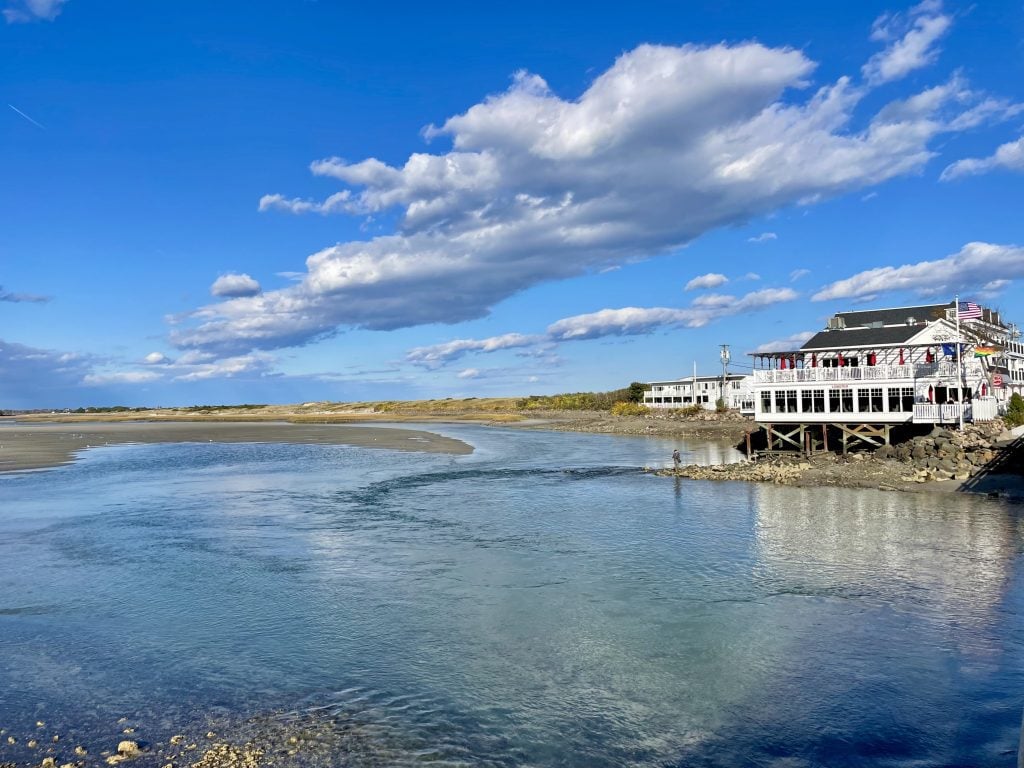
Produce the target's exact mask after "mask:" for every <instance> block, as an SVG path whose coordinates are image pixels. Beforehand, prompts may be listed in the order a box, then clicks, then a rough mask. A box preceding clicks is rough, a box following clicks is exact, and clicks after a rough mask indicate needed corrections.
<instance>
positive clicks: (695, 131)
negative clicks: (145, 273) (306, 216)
mask: <svg viewBox="0 0 1024 768" xmlns="http://www.w3.org/2000/svg"><path fill="white" fill-rule="evenodd" d="M915 13H916V15H914V21H913V24H915V25H916V24H917V21H916V20H917V19H918V18H925V17H927V18H931V17H932V16H934V14H931V15H928V14H925V13H924V12H923V11H922V12H920V13H917V12H915ZM928 50H930V48H928ZM815 66H816V65H815V63H814V62H812V61H810V60H809V59H808V58H807V57H806V56H805V55H804V54H803V53H802V52H801V51H798V50H793V49H789V48H769V47H766V46H764V45H760V44H757V43H744V44H739V45H725V44H721V45H714V46H694V45H686V46H680V47H672V46H658V45H641V46H639V47H638V48H636V49H634V50H632V51H629V52H627V53H624V54H623V55H622V56H620V57H619V58H618V60H616V61H615V63H614V64H613V65H612V66H611V67H610V68H609V69H608V70H607V71H605V72H603V73H602V74H600V75H599V76H598V77H597V78H596V79H595V80H594V81H593V83H592V84H591V85H590V86H589V87H588V88H587V89H586V91H584V93H583V94H582V95H581V96H579V97H578V98H576V99H566V98H563V97H561V96H559V95H557V94H556V93H554V92H553V91H552V90H551V89H550V88H549V87H548V85H547V83H546V82H545V81H544V80H543V79H542V78H540V77H539V76H537V75H534V74H529V73H525V72H522V73H519V74H518V75H516V77H515V79H514V82H513V83H512V85H511V87H509V88H508V90H506V91H505V92H503V93H498V94H495V95H492V96H489V97H488V98H486V99H484V100H483V101H481V102H479V103H477V104H475V105H473V106H471V107H470V108H469V109H467V110H466V111H465V112H463V113H462V114H458V115H455V116H453V117H451V118H449V119H448V120H447V121H445V122H444V123H443V124H442V125H441V126H439V127H434V126H431V127H430V128H428V129H427V130H426V131H425V135H426V136H427V138H428V139H438V138H442V139H446V140H450V142H451V149H450V150H447V151H445V150H442V151H438V152H436V153H430V152H417V153H413V154H412V155H410V156H409V158H408V160H407V161H406V162H405V163H404V164H401V165H394V166H392V165H389V164H387V163H384V162H382V161H380V160H377V159H374V158H370V159H366V160H362V161H360V162H353V163H349V162H346V161H344V160H340V159H338V158H328V159H324V160H320V161H317V162H314V163H313V164H312V165H311V171H312V173H313V174H315V175H317V176H322V177H326V178H330V179H333V180H335V181H337V182H338V183H340V184H341V185H343V187H344V188H343V189H342V190H341V191H340V192H337V193H336V194H335V195H332V196H331V197H329V198H328V199H327V200H325V201H323V202H322V203H316V202H314V201H309V200H301V199H289V198H286V197H284V196H282V195H270V196H267V197H264V198H263V200H261V201H260V206H261V208H262V209H263V210H277V209H283V210H287V211H292V212H296V213H303V212H310V213H331V212H340V213H345V214H350V215H360V216H371V215H380V214H386V213H389V212H392V211H396V212H397V213H398V218H397V230H396V232H394V233H392V234H386V235H382V236H379V237H374V238H372V239H368V240H364V241H349V242H344V243H339V244H337V245H334V246H331V247H328V248H325V249H323V250H321V251H319V252H317V253H314V254H313V255H312V256H310V257H309V258H308V259H307V261H306V272H305V274H304V275H303V277H302V278H301V280H299V281H298V282H296V283H295V284H294V285H291V286H288V287H286V288H283V289H280V290H275V291H268V292H264V293H262V294H259V295H255V296H240V297H233V298H228V299H227V300H225V301H222V302H218V303H213V304H210V305H208V306H205V307H201V308H199V309H198V310H196V311H194V312H192V313H190V315H189V316H187V317H186V318H184V320H183V322H182V323H180V324H179V325H178V326H177V327H176V328H175V329H174V331H173V332H172V334H171V340H172V342H173V343H174V344H175V345H177V346H178V347H179V348H183V349H206V350H213V351H216V352H217V354H218V355H221V356H237V355H241V354H245V353H247V352H249V351H252V350H254V349H263V350H268V349H275V348H282V347H288V346H294V345H301V344H304V343H307V342H309V341H311V340H314V339H318V338H323V337H325V336H328V335H330V334H333V333H335V332H337V331H338V330H339V329H341V328H347V327H359V328H367V329H382V330H388V329H395V328H402V327H408V326H414V325H420V324H427V323H457V322H460V321H465V320H471V319H474V318H479V317H481V316H484V315H486V314H487V313H488V312H489V311H490V309H491V307H493V306H494V305H495V304H496V303H497V302H500V301H502V300H503V299H505V298H508V297H509V296H511V295H513V294H515V293H518V292H520V291H523V290H525V289H527V288H529V287H531V286H534V285H537V284H539V283H543V282H547V281H552V280H560V279H565V278H569V277H572V276H576V275H580V274H583V273H586V272H591V271H599V270H601V269H605V268H607V267H609V266H614V265H617V264H623V263H627V262H629V261H632V260H636V259H642V258H647V257H650V256H653V255H657V254H664V253H669V252H672V251H675V250H677V249H678V248H680V247H681V246H683V245H685V244H686V243H688V242H690V241H691V240H693V239H694V238H696V237H698V236H699V235H701V234H703V233H705V232H708V231H709V230H712V229H715V228H717V227H721V226H726V225H732V224H737V223H742V222H744V221H747V220H750V219H752V218H754V217H756V216H759V215H764V214H766V213H769V212H771V211H774V210H777V209H779V208H781V207H784V206H787V205H792V204H811V203H814V202H816V201H818V200H822V199H825V198H828V197H831V196H834V195H838V194H841V193H843V192H846V191H849V190H855V189H860V188H864V187H869V186H871V185H874V184H878V183H881V182H883V181H885V180H887V179H890V178H892V177H895V176H900V175H903V174H907V173H912V172H916V171H919V170H920V169H921V168H922V166H923V165H924V164H925V163H926V162H927V161H928V160H929V159H930V158H931V157H932V156H933V150H932V149H931V144H932V142H933V141H934V140H935V139H936V137H937V136H939V135H940V134H943V133H945V132H948V131H951V130H954V128H953V127H952V126H953V125H954V122H955V121H956V119H957V118H958V117H960V116H961V115H962V114H964V112H965V111H966V110H968V109H970V108H971V106H972V105H973V104H974V102H976V101H977V98H979V97H976V96H972V97H971V98H972V99H973V101H971V100H968V101H965V100H964V97H963V94H962V92H958V93H957V95H954V94H953V93H952V92H950V91H949V90H948V89H947V90H946V91H939V92H936V93H932V94H929V96H928V98H926V99H918V100H917V101H914V102H913V103H912V104H908V103H905V102H901V103H900V104H897V105H893V106H891V107H890V108H888V110H887V109H885V108H883V109H882V110H881V111H879V112H878V113H876V114H874V116H873V117H872V116H871V115H868V116H866V118H867V119H866V120H864V121H863V122H861V117H862V116H861V115H859V114H858V126H859V127H854V126H853V125H852V121H853V114H854V111H855V110H856V109H857V107H858V106H859V105H860V104H861V102H862V100H863V97H864V96H865V94H866V93H868V89H867V88H864V87H856V86H854V85H852V84H851V81H850V79H849V78H846V77H842V78H840V79H839V80H837V81H835V82H833V83H829V84H826V85H824V86H823V87H821V88H818V89H817V90H814V91H813V92H808V85H809V78H810V77H811V75H812V73H813V71H814V69H815ZM880 66H881V65H879V67H880ZM805 93H806V94H807V95H804V94H805Z"/></svg>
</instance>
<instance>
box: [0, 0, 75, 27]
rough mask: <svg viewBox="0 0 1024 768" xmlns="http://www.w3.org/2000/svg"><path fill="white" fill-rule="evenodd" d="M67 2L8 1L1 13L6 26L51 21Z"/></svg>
mask: <svg viewBox="0 0 1024 768" xmlns="http://www.w3.org/2000/svg"><path fill="white" fill-rule="evenodd" d="M66 2H67V0H10V1H9V2H8V3H7V7H6V8H4V9H3V11H2V13H3V15H4V19H6V20H7V23H8V24H23V23H26V22H29V21H53V20H54V19H56V18H57V16H59V15H60V12H61V11H62V10H63V9H64V3H66Z"/></svg>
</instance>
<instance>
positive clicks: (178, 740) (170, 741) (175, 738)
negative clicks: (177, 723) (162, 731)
mask: <svg viewBox="0 0 1024 768" xmlns="http://www.w3.org/2000/svg"><path fill="white" fill-rule="evenodd" d="M184 740H185V737H184V736H182V735H181V734H180V733H178V734H175V735H174V736H171V738H169V739H168V740H167V743H168V744H181V742H183V741H184Z"/></svg>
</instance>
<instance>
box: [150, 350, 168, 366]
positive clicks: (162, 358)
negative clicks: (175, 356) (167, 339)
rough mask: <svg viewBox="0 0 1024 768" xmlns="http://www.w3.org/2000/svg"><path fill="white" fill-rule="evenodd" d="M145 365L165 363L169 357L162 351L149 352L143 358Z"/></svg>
mask: <svg viewBox="0 0 1024 768" xmlns="http://www.w3.org/2000/svg"><path fill="white" fill-rule="evenodd" d="M143 361H144V362H145V363H146V365H166V364H167V363H170V362H171V361H170V359H169V358H168V357H167V355H165V354H164V353H163V352H150V353H149V354H148V355H146V356H145V358H143Z"/></svg>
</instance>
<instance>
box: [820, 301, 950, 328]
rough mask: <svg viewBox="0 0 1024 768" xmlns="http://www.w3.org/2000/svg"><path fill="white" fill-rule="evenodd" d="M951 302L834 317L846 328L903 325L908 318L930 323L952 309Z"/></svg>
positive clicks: (869, 310) (839, 313)
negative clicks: (841, 319)
mask: <svg viewBox="0 0 1024 768" xmlns="http://www.w3.org/2000/svg"><path fill="white" fill-rule="evenodd" d="M952 307H953V302H952V301H950V302H947V303H945V304H924V305H922V306H919V307H895V308H893V309H865V310H862V311H859V312H837V313H836V316H837V317H841V318H843V320H845V321H846V327H847V328H854V327H856V326H859V325H869V324H870V323H881V324H882V325H903V324H904V323H906V322H907V318H908V317H912V318H914V319H915V320H917V322H919V323H920V322H927V323H930V322H931V321H932V320H938V319H939V318H944V317H945V316H946V310H947V309H952Z"/></svg>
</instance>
